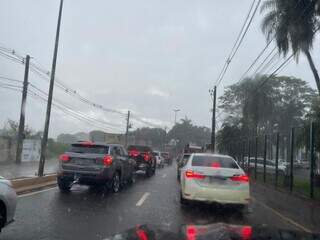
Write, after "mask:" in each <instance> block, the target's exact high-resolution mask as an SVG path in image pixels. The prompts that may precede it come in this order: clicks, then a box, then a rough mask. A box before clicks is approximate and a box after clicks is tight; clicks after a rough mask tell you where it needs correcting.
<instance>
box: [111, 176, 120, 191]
mask: <svg viewBox="0 0 320 240" xmlns="http://www.w3.org/2000/svg"><path fill="white" fill-rule="evenodd" d="M120 189H121V178H120V174H119V172H115V173H114V175H113V177H112V180H111V191H112V192H113V193H117V192H119V191H120Z"/></svg>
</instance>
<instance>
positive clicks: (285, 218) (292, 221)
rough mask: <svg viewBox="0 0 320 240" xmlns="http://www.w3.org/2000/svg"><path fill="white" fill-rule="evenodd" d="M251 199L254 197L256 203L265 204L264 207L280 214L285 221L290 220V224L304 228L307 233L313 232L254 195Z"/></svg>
mask: <svg viewBox="0 0 320 240" xmlns="http://www.w3.org/2000/svg"><path fill="white" fill-rule="evenodd" d="M251 199H252V200H253V201H255V202H256V203H258V204H260V205H261V206H263V207H264V208H266V209H268V210H270V211H271V212H273V213H274V214H276V215H278V216H279V217H281V218H282V219H283V220H285V221H287V222H289V223H290V224H292V225H294V226H295V227H297V228H300V229H302V230H303V231H305V232H307V233H312V231H311V230H310V229H308V228H307V227H305V226H302V225H301V224H299V223H297V222H295V221H294V220H292V219H291V218H288V217H286V216H284V215H282V214H281V213H279V212H278V211H277V210H275V209H273V208H271V207H269V206H268V205H266V204H264V203H262V202H260V201H258V200H256V199H255V198H253V197H251Z"/></svg>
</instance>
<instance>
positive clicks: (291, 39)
mask: <svg viewBox="0 0 320 240" xmlns="http://www.w3.org/2000/svg"><path fill="white" fill-rule="evenodd" d="M316 11H317V1H315V0H266V1H265V2H264V3H263V5H262V6H261V12H265V16H264V19H263V21H262V31H263V33H264V34H265V35H266V37H267V40H268V41H270V40H271V38H273V37H275V40H276V44H277V46H278V50H279V52H280V53H283V54H284V55H287V53H288V52H289V49H290V48H291V49H292V52H293V54H294V56H295V58H296V60H298V58H299V54H300V53H301V52H302V53H304V54H305V55H306V57H307V59H308V62H309V65H310V68H311V70H312V73H313V75H314V79H315V82H316V84H317V88H318V92H319V94H320V78H319V74H318V71H317V69H316V67H315V64H314V61H313V59H312V56H311V53H310V51H311V50H312V47H313V42H314V39H315V35H316V32H317V30H318V20H317V12H316Z"/></svg>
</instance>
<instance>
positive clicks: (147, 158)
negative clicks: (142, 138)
mask: <svg viewBox="0 0 320 240" xmlns="http://www.w3.org/2000/svg"><path fill="white" fill-rule="evenodd" d="M143 159H144V160H145V161H149V160H151V154H150V153H144V154H143Z"/></svg>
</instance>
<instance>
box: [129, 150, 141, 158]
mask: <svg viewBox="0 0 320 240" xmlns="http://www.w3.org/2000/svg"><path fill="white" fill-rule="evenodd" d="M139 154H140V152H139V151H138V150H131V151H129V156H130V157H138V156H139Z"/></svg>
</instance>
